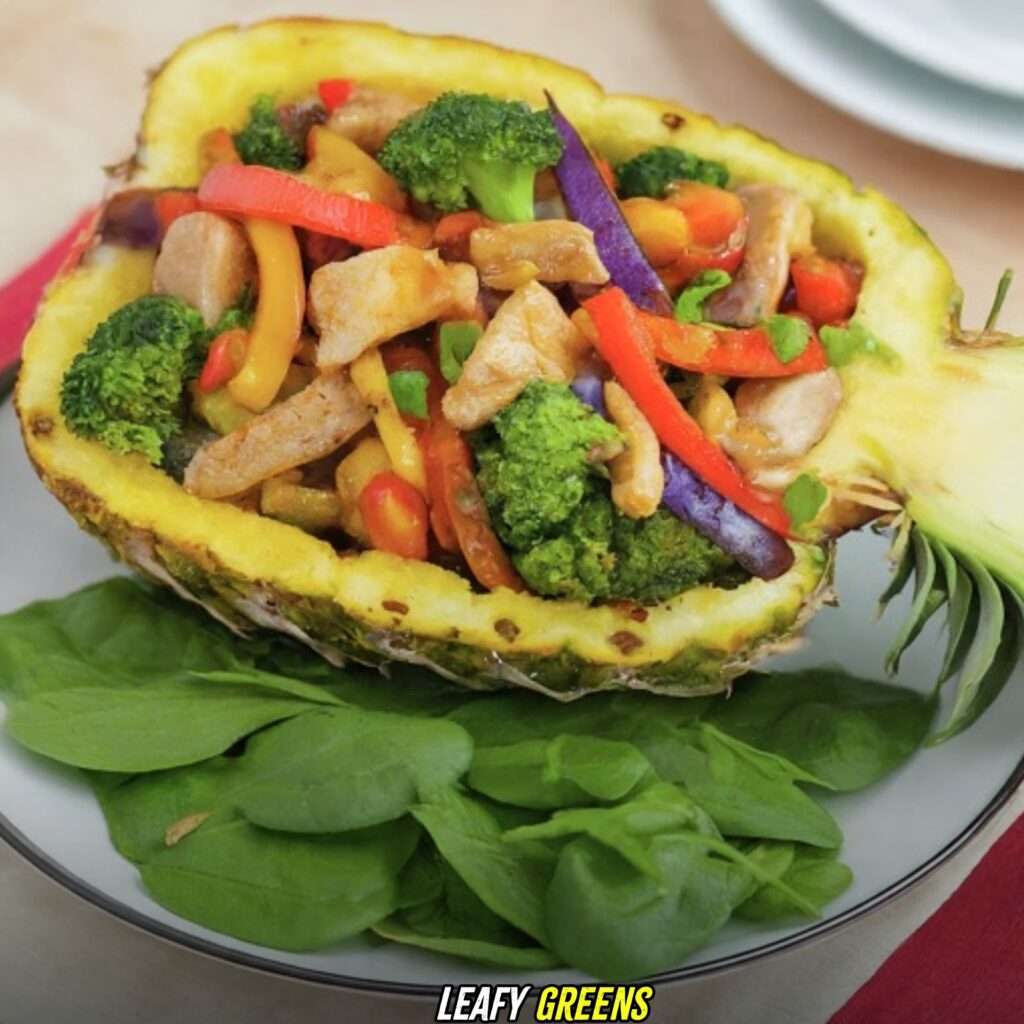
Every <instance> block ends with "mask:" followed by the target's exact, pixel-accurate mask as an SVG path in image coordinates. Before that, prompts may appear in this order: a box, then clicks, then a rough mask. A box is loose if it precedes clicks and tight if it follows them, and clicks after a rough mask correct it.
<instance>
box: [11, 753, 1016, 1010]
mask: <svg viewBox="0 0 1024 1024" xmlns="http://www.w3.org/2000/svg"><path fill="white" fill-rule="evenodd" d="M1022 783H1024V753H1022V755H1021V758H1020V760H1018V761H1017V764H1016V765H1015V767H1014V769H1013V771H1012V772H1011V773H1010V775H1009V776H1008V777H1007V779H1006V781H1005V782H1003V784H1002V785H1001V786H1000V787H999V789H998V790H996V792H995V794H994V795H993V796H992V797H991V799H990V800H989V801H988V803H987V804H985V806H984V807H982V808H981V810H980V811H979V812H978V813H977V814H976V815H975V816H974V818H973V819H971V821H969V822H968V823H967V824H966V825H965V826H964V828H963V829H961V831H960V832H959V833H957V835H955V836H954V837H953V838H952V839H950V840H949V841H948V842H947V843H946V844H945V845H944V846H942V847H940V848H939V849H938V850H937V851H936V852H935V853H933V854H932V856H931V857H929V858H928V859H927V860H926V861H924V863H922V864H920V865H918V866H917V867H916V868H914V869H913V870H911V871H908V872H907V873H906V874H905V875H903V876H902V877H901V878H899V879H897V880H896V881H895V882H892V883H890V884H889V885H888V886H886V887H885V888H884V889H881V890H880V891H879V892H877V893H875V894H874V895H872V896H869V897H867V898H866V899H863V900H861V901H860V903H856V904H854V905H853V906H852V907H848V908H847V909H846V910H844V911H842V912H841V913H838V914H835V915H833V916H831V917H825V918H822V919H821V920H820V921H818V922H816V923H814V924H812V925H809V926H808V927H806V928H801V929H800V930H799V931H796V932H794V933H793V934H792V935H787V936H784V937H782V938H779V939H775V940H773V941H770V942H766V943H763V944H761V945H758V946H754V947H753V948H752V949H748V950H744V951H743V952H740V953H733V954H731V955H728V956H722V957H718V958H717V959H714V960H708V961H706V962H704V963H701V964H694V965H692V966H689V967H687V966H686V965H683V966H681V967H676V968H673V969H672V970H668V971H661V972H659V973H658V974H653V975H649V976H648V977H645V978H638V979H636V980H637V982H638V983H639V982H646V983H649V984H652V985H655V986H658V985H669V984H678V983H682V982H687V981H696V980H698V979H700V978H707V977H712V976H716V975H719V974H724V973H725V972H727V971H730V970H735V969H738V968H740V967H744V966H747V965H748V964H751V963H756V962H757V961H760V960H766V959H768V958H769V957H772V956H777V955H779V954H781V953H785V952H789V951H791V950H794V949H797V948H799V947H800V946H803V945H806V944H807V943H809V942H813V941H815V940H817V939H821V938H824V937H825V936H827V935H830V934H832V933H833V932H836V931H838V930H839V929H841V928H844V927H846V926H847V925H850V924H852V923H854V922H855V921H858V920H860V919H862V918H864V917H867V916H868V915H869V914H871V913H873V912H874V911H876V910H878V909H880V908H881V907H883V906H885V905H887V904H888V903H891V902H892V901H893V900H895V899H896V898H897V897H899V896H901V895H903V894H904V893H906V892H907V891H908V890H910V889H912V888H913V887H914V886H915V885H917V884H918V883H919V882H921V881H923V880H924V879H925V878H927V877H928V876H929V875H931V874H932V873H933V872H935V871H936V870H937V869H938V868H939V867H941V866H942V865H943V864H946V863H947V862H948V861H950V860H951V859H952V858H953V857H954V856H955V855H956V854H957V853H959V852H960V851H962V850H963V849H965V848H966V847H967V846H969V845H970V844H971V842H973V841H974V840H975V839H977V838H978V836H979V835H980V834H981V832H982V831H983V830H984V828H985V826H986V825H988V823H989V822H990V821H992V819H993V818H994V817H995V816H996V815H997V814H998V813H999V811H1001V810H1002V809H1003V808H1004V807H1005V806H1006V805H1007V804H1008V803H1009V801H1010V799H1011V797H1012V796H1013V795H1014V793H1016V791H1017V790H1018V788H1020V786H1021V784H1022ZM0 840H2V841H3V842H5V843H6V844H7V845H8V846H9V847H10V848H11V849H13V850H14V852H15V853H16V854H18V855H19V856H20V857H22V858H23V859H24V860H25V861H27V862H28V863H29V864H30V865H32V867H34V868H35V869H36V870H38V871H40V872H41V873H42V874H44V875H46V876H47V877H48V878H49V879H50V880H51V881H53V882H55V883H56V884H58V885H60V886H61V887H62V888H63V889H65V890H67V891H68V892H70V893H72V894H73V895H75V896H77V897H79V898H80V899H82V900H84V901H85V902H86V903H89V904H91V905H92V906H94V907H96V908H98V909H99V910H101V911H103V912H105V913H106V914H108V915H110V916H111V917H114V918H116V919H118V920H120V921H121V922H123V923H125V924H127V925H129V926H131V927H134V928H137V929H139V930H140V931H143V932H145V933H147V934H149V935H152V936H154V937H155V938H158V939H161V940H163V941H165V942H169V943H171V944H173V945H175V946H180V947H182V948H184V949H187V950H189V951H191V952H193V953H199V954H201V955H203V956H207V957H210V958H212V959H214V960H220V961H222V962H226V963H230V964H232V965H234V966H236V967H245V968H248V969H250V970H256V971H260V972H261V973H264V974H269V975H272V976H276V977H283V978H286V979H288V980H290V981H297V982H303V983H306V984H315V985H324V986H327V987H329V988H334V989H339V990H342V991H350V992H362V993H374V994H377V995H384V996H404V997H429V998H433V999H436V998H438V997H440V995H441V992H442V990H443V986H442V985H430V984H417V983H414V982H396V981H376V980H373V979H368V978H358V977H351V976H349V975H345V974H336V973H334V972H331V971H324V970H319V969H316V968H312V967H301V966H298V965H296V964H288V963H284V962H283V961H280V960H275V959H273V958H272V957H271V956H262V955H258V954H255V953H249V952H246V951H244V950H240V949H232V948H231V947H230V946H226V945H223V944H221V943H219V942H217V941H214V940H211V939H207V938H204V937H203V936H200V935H194V934H192V933H190V932H188V931H185V930H183V929H181V928H178V927H175V926H173V925H168V924H164V923H163V922H161V921H157V920H156V919H155V918H152V917H150V916H148V915H147V914H145V913H144V912H142V911H140V910H136V909H135V908H134V907H130V906H128V904H126V903H123V902H122V901H121V900H119V899H117V898H116V897H115V896H112V895H110V894H109V893H107V892H104V891H103V890H102V889H99V888H98V887H96V886H95V885H93V884H92V883H90V882H86V881H85V880H84V879H81V878H79V877H78V876H77V875H76V874H74V873H73V872H72V871H69V870H68V869H67V868H65V867H64V866H63V865H62V864H60V862H59V861H57V860H56V859H55V858H53V857H51V856H50V855H49V854H48V853H46V851H45V850H43V849H42V848H41V847H39V846H38V845H37V844H36V843H34V842H33V841H32V840H31V839H29V837H28V836H27V835H25V833H23V832H22V831H21V830H20V829H19V828H17V827H16V826H15V825H14V824H12V822H11V821H10V819H8V818H7V816H6V815H4V814H3V813H0ZM111 850H112V852H113V853H114V855H115V856H116V855H117V854H116V851H113V848H111ZM182 920H185V919H184V918H182ZM537 992H538V986H537V985H536V984H532V987H531V992H530V995H531V998H535V997H536V995H537Z"/></svg>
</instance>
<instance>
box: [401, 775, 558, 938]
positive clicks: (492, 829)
mask: <svg viewBox="0 0 1024 1024" xmlns="http://www.w3.org/2000/svg"><path fill="white" fill-rule="evenodd" d="M413 814H414V816H415V817H416V820H417V821H419V823H420V824H421V825H422V826H423V827H424V828H425V829H426V830H427V832H428V833H429V834H430V838H431V839H432V840H433V841H434V844H435V845H436V846H437V849H438V851H439V852H440V854H441V856H442V857H443V858H444V859H445V861H447V863H448V864H449V865H451V867H452V869H453V870H454V871H455V872H456V873H457V874H458V875H459V876H460V877H461V878H462V880H463V881H464V882H465V883H466V885H467V886H469V888H470V889H471V890H472V891H473V892H474V893H476V895H477V896H478V897H479V899H480V901H481V902H482V903H483V904H484V905H485V906H486V907H488V908H489V909H490V910H491V911H492V912H493V913H495V914H497V915H498V917H501V918H503V919H504V920H506V921H508V922H509V923H510V924H512V925H514V926H515V927H516V928H518V929H519V930H520V931H522V932H525V933H526V934H527V935H529V936H531V937H532V938H534V939H536V940H537V942H539V943H540V944H541V945H542V946H546V945H547V941H546V934H545V926H544V894H545V892H546V890H547V886H548V882H549V880H550V878H551V872H552V871H553V869H554V854H553V853H552V852H551V851H550V850H548V849H546V848H545V847H543V846H541V845H540V844H538V843H530V842H526V843H506V842H504V841H503V839H502V824H501V822H500V821H499V819H498V817H497V816H496V814H495V813H494V811H493V810H492V808H491V807H490V806H488V805H487V804H486V803H484V801H482V800H479V799H474V798H473V797H469V796H467V795H465V794H464V793H461V792H460V791H459V790H457V789H455V788H454V787H451V786H448V787H444V788H439V789H437V790H435V791H434V792H433V793H432V794H431V796H430V799H429V801H428V802H425V803H422V804H419V805H418V806H417V807H414V808H413Z"/></svg>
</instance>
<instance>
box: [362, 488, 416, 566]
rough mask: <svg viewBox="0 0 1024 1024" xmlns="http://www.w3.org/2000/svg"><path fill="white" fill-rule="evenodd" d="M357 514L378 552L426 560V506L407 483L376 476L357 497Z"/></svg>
mask: <svg viewBox="0 0 1024 1024" xmlns="http://www.w3.org/2000/svg"><path fill="white" fill-rule="evenodd" d="M359 512H360V514H361V515H362V517H363V522H364V523H365V524H366V532H367V533H368V534H369V535H370V543H371V544H372V545H373V546H374V547H375V548H376V549H377V550H378V551H390V552H391V554H393V555H399V556H401V557H402V558H414V559H416V560H418V561H420V562H422V561H425V560H426V557H427V503H426V502H425V501H424V500H423V495H421V494H420V492H419V491H418V490H417V489H416V488H415V487H413V485H412V484H411V483H409V482H408V480H403V479H402V477H400V476H399V475H398V474H397V473H392V472H391V471H390V470H389V471H388V472H385V473H378V474H377V475H376V476H375V477H374V478H373V479H372V480H371V481H370V482H369V483H368V484H367V485H366V486H365V487H364V488H363V489H362V491H361V492H360V494H359Z"/></svg>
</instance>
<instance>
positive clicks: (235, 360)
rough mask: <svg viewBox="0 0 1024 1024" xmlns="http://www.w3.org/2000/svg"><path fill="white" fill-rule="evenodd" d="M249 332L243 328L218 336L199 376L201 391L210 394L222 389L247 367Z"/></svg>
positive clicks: (236, 328) (233, 329)
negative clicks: (246, 356) (246, 355)
mask: <svg viewBox="0 0 1024 1024" xmlns="http://www.w3.org/2000/svg"><path fill="white" fill-rule="evenodd" d="M248 347H249V332H248V331H246V330H245V329H244V328H241V327H234V328H232V329H231V330H230V331H224V332H223V333H221V334H218V335H217V337H216V338H214V339H213V341H212V342H211V343H210V349H209V351H208V352H207V353H206V362H205V363H203V371H202V373H200V374H199V383H198V384H197V385H196V386H197V387H198V388H199V390H200V391H202V392H204V393H207V394H208V393H209V392H211V391H216V390H217V388H222V387H223V386H224V385H225V384H227V382H228V381H229V380H231V378H232V377H234V376H235V374H236V373H238V371H239V370H240V369H241V368H242V367H243V366H244V365H245V354H246V350H247V349H248Z"/></svg>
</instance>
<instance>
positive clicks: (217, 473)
mask: <svg viewBox="0 0 1024 1024" xmlns="http://www.w3.org/2000/svg"><path fill="white" fill-rule="evenodd" d="M197 145H198V146H199V149H200V156H201V160H202V163H203V165H204V177H203V180H202V182H201V184H200V186H199V188H198V189H195V190H192V189H164V190H138V189H135V190H129V191H124V192H121V193H120V194H118V195H116V196H114V197H113V199H112V200H111V201H110V202H109V204H108V206H107V208H106V211H105V214H104V217H103V220H102V223H101V226H100V230H99V234H100V238H101V240H102V241H103V242H104V243H106V244H113V245H128V246H132V247H140V248H152V249H154V250H155V251H156V261H155V266H154V273H153V288H152V294H150V295H145V296H143V297H141V298H138V299H136V300H135V301H133V302H130V303H129V304H127V305H126V306H124V307H122V308H121V309H119V310H117V311H116V312H115V313H114V314H113V315H112V316H111V317H109V318H108V319H107V320H106V321H105V322H104V323H102V324H100V325H99V327H97V329H96V331H95V333H94V334H93V336H92V338H91V339H90V340H89V342H88V344H87V345H86V348H85V350H84V351H83V352H82V353H80V354H79V355H78V356H77V357H76V359H75V360H74V362H73V363H72V365H71V367H70V368H69V370H68V372H67V374H66V376H65V378H64V383H63V391H62V411H63V414H64V417H65V419H66V421H67V424H68V426H69V427H70V429H71V430H72V431H74V432H75V433H77V434H79V435H81V436H83V437H86V438H92V439H95V440H97V441H99V442H101V443H102V444H104V445H106V446H107V447H108V448H110V449H112V450H113V451H115V452H119V453H124V454H126V455H127V454H129V453H137V454H138V455H140V456H141V457H143V458H145V459H146V460H148V461H149V462H150V463H152V464H153V465H155V466H159V467H161V468H162V469H163V470H165V471H166V472H167V473H169V474H170V475H171V476H173V477H174V478H175V479H176V480H178V481H179V482H180V483H181V485H182V486H183V487H184V488H185V489H186V490H187V491H189V492H190V493H192V494H195V495H198V496H200V497H203V498H207V499H210V500H215V501H224V502H231V503H233V504H235V505H238V506H240V507H242V508H244V509H246V510H248V511H250V512H251V513H252V514H258V515H263V516H268V517H270V518H273V519H277V520H280V521H282V522H285V523H289V524H291V525H293V526H295V527H297V528H298V529H301V530H306V531H308V532H310V533H313V534H316V535H317V536H319V537H322V538H324V539H325V540H327V541H329V542H330V543H332V544H334V545H335V546H336V547H337V548H338V549H339V550H350V549H363V548H374V549H379V550H382V551H386V552H390V553H392V554H394V555H397V556H400V557H402V558H407V559H419V560H430V561H435V562H437V563H439V564H441V565H444V566H445V567H447V568H449V569H451V570H453V571H456V572H460V573H462V574H464V575H465V576H466V577H467V578H468V579H470V580H471V581H472V582H473V584H474V585H475V586H477V587H479V588H481V589H486V590H493V589H495V588H498V587H508V588H510V589H514V590H523V589H525V590H528V591H529V592H531V593H533V594H536V595H540V596H542V597H549V598H559V599H568V600H574V601H581V602H585V603H590V602H609V601H614V602H627V603H635V604H650V603H656V602H661V601H665V600H668V599H670V598H672V597H673V596H675V595H676V594H679V593H681V592H682V591H684V590H687V589H688V588H691V587H694V586H698V585H702V584H712V585H716V586H734V585H736V584H738V583H740V582H742V581H744V580H745V579H747V578H749V577H750V576H760V577H763V578H768V579H770V578H773V577H775V576H778V575H781V574H782V573H784V572H786V571H787V570H788V568H789V567H790V565H791V564H792V561H793V553H792V550H791V548H790V545H789V543H788V541H789V540H790V539H793V538H797V537H799V536H800V532H801V529H802V528H803V527H804V526H805V525H806V523H807V522H808V521H810V520H812V519H813V518H814V517H815V516H816V515H817V514H818V513H819V511H820V509H821V507H822V506H823V505H824V504H825V503H826V502H827V501H828V489H827V487H826V486H825V485H824V484H823V483H822V482H821V481H818V480H816V479H814V478H809V477H808V475H807V474H800V473H799V472H798V471H797V470H796V469H795V466H796V464H797V462H798V460H799V459H801V457H802V456H804V455H805V454H806V453H807V452H808V451H809V450H810V449H811V448H812V447H813V446H814V445H816V444H817V443H818V442H819V441H820V440H821V439H822V437H824V435H825V434H826V432H827V431H828V429H829V425H830V423H831V421H832V419H833V417H834V416H835V414H836V411H837V409H838V408H839V406H840V403H841V402H842V397H843V396H842V385H841V382H840V378H839V375H838V373H837V372H836V369H835V366H837V365H842V364H843V363H845V362H847V361H849V360H850V359H851V358H853V357H854V356H855V355H857V354H858V353H860V352H865V353H867V354H869V355H872V354H873V355H875V356H878V355H881V356H882V357H885V355H886V351H885V349H884V346H882V345H881V343H879V342H877V339H873V338H872V337H871V336H870V335H869V334H868V332H866V331H865V330H864V329H863V327H862V326H861V325H860V324H859V323H856V322H854V323H853V324H850V323H849V321H850V318H851V317H852V316H853V314H854V312H855V309H856V305H857V299H858V293H859V290H860V285H861V279H862V276H863V274H862V268H861V267H860V266H858V265H857V264H856V263H854V262H852V261H850V260H845V259H842V258H836V256H835V255H826V254H824V253H822V252H819V251H818V250H817V249H816V248H815V245H814V223H813V215H812V211H811V208H810V206H809V205H808V204H807V202H806V201H805V200H804V199H803V198H801V196H800V195H799V194H798V193H797V192H796V191H794V190H792V189H789V188H784V187H781V186H778V185H772V184H765V183H760V182H737V183H735V186H736V187H732V186H733V184H734V183H733V182H732V181H731V176H730V172H729V169H728V168H727V167H725V166H723V165H722V164H721V163H718V162H716V161H713V160H708V159H704V158H702V157H701V156H700V155H698V154H694V153H690V152H685V151H683V150H681V149H676V148H672V147H657V148H654V149H651V150H648V151H646V152H642V153H638V154H636V155H634V156H633V157H632V158H631V159H628V160H626V161H625V162H622V163H619V164H618V165H617V166H615V167H613V166H612V165H611V164H610V163H609V162H608V161H607V160H605V159H604V158H603V157H602V156H601V155H600V153H598V152H595V151H593V150H592V149H591V148H590V147H588V145H587V144H586V141H585V140H584V139H582V138H581V137H580V135H579V134H578V132H577V130H576V128H575V127H574V126H573V124H572V123H571V121H570V120H569V119H568V118H567V117H566V116H565V115H564V114H563V113H562V112H561V111H560V110H559V109H558V106H557V104H556V101H555V99H554V98H553V97H549V106H548V108H547V109H542V110H532V109H531V108H530V107H528V106H527V105H526V104H524V103H519V102H511V101H507V100H502V99H498V98H496V97H492V96H487V95H472V94H465V93H454V92H452V93H445V94H444V95H442V96H440V97H438V98H437V99H435V100H433V101H432V102H430V103H429V104H427V105H426V106H423V105H420V104H418V103H416V102H413V101H412V100H410V99H408V98H407V97H404V96H400V95H395V94H391V93H385V92H381V91H379V90H376V89H373V88H370V87H368V86H365V85H362V84H360V83H358V82H351V81H348V80H344V79H331V80H328V81H324V82H320V83H318V84H317V86H316V92H315V95H311V96H310V97H309V98H304V99H300V100H298V101H296V102H293V103H290V104H287V105H279V104H278V103H276V101H275V99H274V98H273V97H271V96H266V95H264V96H258V97H255V98H254V100H253V102H252V106H251V109H250V112H249V117H248V120H247V122H246V123H245V124H242V125H232V126H225V127H224V128H220V129H217V130H216V131H213V132H210V133H209V134H208V135H207V136H205V137H204V138H202V139H200V140H197ZM811 506H814V507H811Z"/></svg>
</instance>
